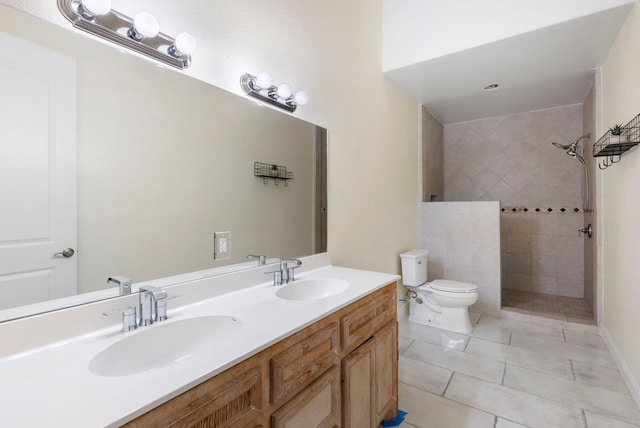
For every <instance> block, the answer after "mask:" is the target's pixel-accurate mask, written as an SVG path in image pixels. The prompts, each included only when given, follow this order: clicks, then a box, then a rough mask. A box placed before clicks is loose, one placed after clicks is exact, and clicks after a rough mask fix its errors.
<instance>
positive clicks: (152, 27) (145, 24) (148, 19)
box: [133, 12, 160, 39]
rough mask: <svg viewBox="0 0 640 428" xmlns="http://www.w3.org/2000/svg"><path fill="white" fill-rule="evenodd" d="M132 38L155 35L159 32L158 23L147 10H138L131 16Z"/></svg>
mask: <svg viewBox="0 0 640 428" xmlns="http://www.w3.org/2000/svg"><path fill="white" fill-rule="evenodd" d="M133 30H134V31H133V33H134V34H136V35H137V37H136V36H134V37H133V38H134V39H142V38H143V37H155V36H157V35H158V33H159V32H160V24H159V23H158V20H157V19H156V17H155V16H153V15H152V14H150V13H149V12H140V13H138V14H137V15H136V16H135V17H134V18H133Z"/></svg>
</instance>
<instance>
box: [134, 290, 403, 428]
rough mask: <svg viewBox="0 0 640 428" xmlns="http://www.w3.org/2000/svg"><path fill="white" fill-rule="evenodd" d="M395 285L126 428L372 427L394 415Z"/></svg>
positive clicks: (396, 408)
mask: <svg viewBox="0 0 640 428" xmlns="http://www.w3.org/2000/svg"><path fill="white" fill-rule="evenodd" d="M396 287H397V285H396V283H393V284H389V285H387V286H385V287H384V288H381V289H379V290H376V291H374V292H373V293H371V294H369V295H367V296H365V297H363V298H362V299H360V300H358V301H357V302H354V303H352V304H350V305H349V306H347V307H345V308H343V309H340V310H338V311H337V312H335V313H333V314H330V315H328V316H326V317H325V318H323V319H321V320H319V321H318V322H316V323H314V324H313V325H310V326H309V327H306V328H304V329H303V330H301V331H299V332H297V333H295V334H293V335H291V336H289V337H287V338H286V339H283V340H282V341H280V342H278V343H276V344H275V345H272V346H271V347H269V348H267V349H266V350H264V351H261V352H260V353H258V354H256V355H254V356H252V357H251V358H249V359H247V360H245V361H243V362H241V363H239V364H238V365H236V366H234V367H232V368H230V369H228V370H226V371H224V372H222V373H220V374H218V375H217V376H215V377H213V378H211V379H209V380H207V381H205V382H203V383H202V384H200V385H198V386H196V387H194V388H192V389H190V390H188V391H186V392H184V393H183V394H181V395H179V396H177V397H176V398H174V399H172V400H170V401H168V402H166V403H164V404H162V405H160V406H158V407H156V408H155V409H153V410H151V411H149V412H148V413H146V414H144V415H142V416H140V417H138V418H137V419H135V420H133V421H131V422H129V423H128V424H127V425H125V426H127V427H150V426H153V427H188V428H213V427H216V428H223V427H233V428H245V427H246V428H258V427H260V428H267V427H272V428H299V427H303V428H333V427H341V426H343V427H345V428H346V427H353V428H366V427H369V426H370V427H372V428H373V427H377V426H378V425H379V423H380V422H381V421H382V420H383V419H390V418H393V417H394V416H395V415H396V413H397V411H398V324H397V305H396Z"/></svg>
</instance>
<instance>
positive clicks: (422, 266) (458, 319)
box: [400, 249, 478, 334]
mask: <svg viewBox="0 0 640 428" xmlns="http://www.w3.org/2000/svg"><path fill="white" fill-rule="evenodd" d="M428 255H429V251H427V250H422V249H419V250H412V251H407V252H406V253H402V254H400V260H401V263H402V282H403V283H404V285H406V286H408V287H409V289H410V290H411V291H414V292H415V295H414V294H413V293H410V295H411V298H410V300H409V321H412V322H415V323H418V324H424V325H428V326H430V327H437V328H441V329H443V330H449V331H455V332H457V333H465V334H468V333H471V331H472V330H473V327H472V326H471V321H470V320H469V306H471V305H473V304H474V303H475V302H477V301H478V286H476V285H474V284H469V283H467V282H460V281H450V280H447V279H436V280H435V281H432V282H427V256H428Z"/></svg>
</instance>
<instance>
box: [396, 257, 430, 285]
mask: <svg viewBox="0 0 640 428" xmlns="http://www.w3.org/2000/svg"><path fill="white" fill-rule="evenodd" d="M428 255H429V251H428V250H423V249H418V250H411V251H407V252H406V253H402V254H400V263H401V264H402V283H403V284H404V285H409V286H412V287H413V286H418V285H422V284H424V283H425V282H427V256H428Z"/></svg>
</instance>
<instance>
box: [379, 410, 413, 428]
mask: <svg viewBox="0 0 640 428" xmlns="http://www.w3.org/2000/svg"><path fill="white" fill-rule="evenodd" d="M406 414H407V412H404V411H402V410H398V416H396V417H395V418H393V419H391V420H390V421H382V423H381V425H382V426H383V427H397V426H398V425H400V424H401V423H402V422H404V417H405V416H406Z"/></svg>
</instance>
